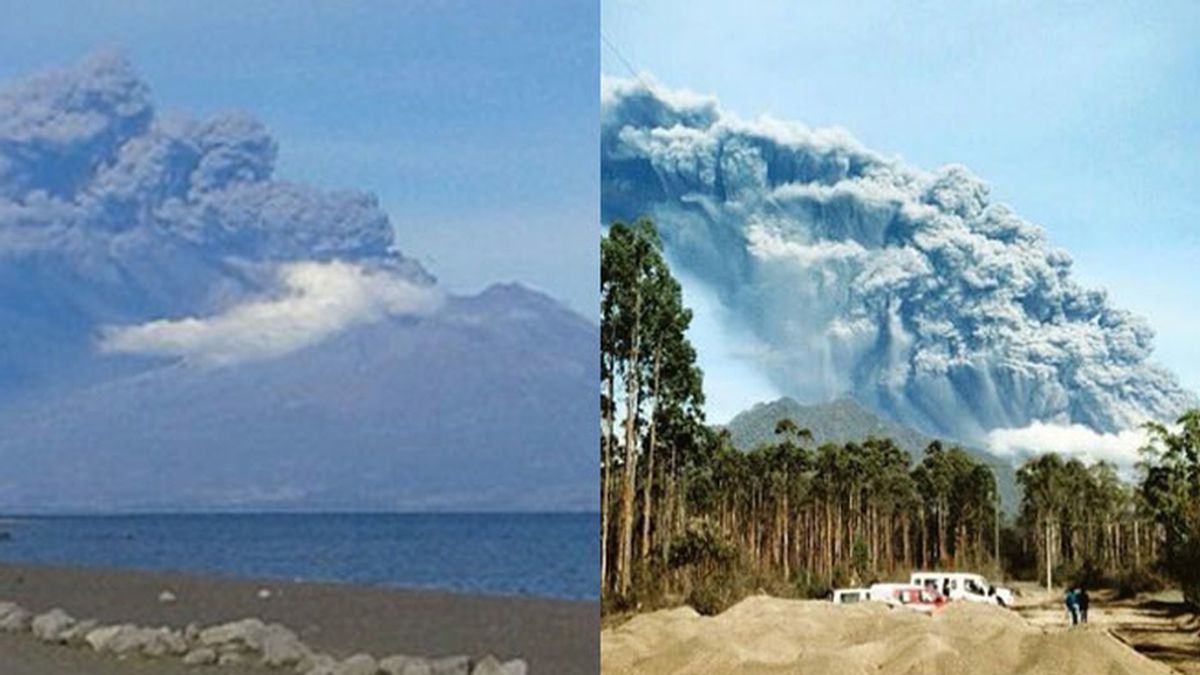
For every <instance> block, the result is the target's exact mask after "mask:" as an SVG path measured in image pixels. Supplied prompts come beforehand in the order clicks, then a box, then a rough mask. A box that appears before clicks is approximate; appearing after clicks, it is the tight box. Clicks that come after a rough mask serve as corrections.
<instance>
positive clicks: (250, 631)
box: [200, 619, 267, 649]
mask: <svg viewBox="0 0 1200 675" xmlns="http://www.w3.org/2000/svg"><path fill="white" fill-rule="evenodd" d="M266 631H267V626H266V624H264V623H263V622H262V621H260V620H258V619H242V620H240V621H231V622H229V623H223V624H221V625H219V626H211V627H209V628H205V629H204V630H201V631H200V644H202V645H204V646H205V647H217V646H220V645H224V644H230V643H241V644H244V645H246V646H248V647H251V648H253V649H258V648H259V647H260V646H261V645H262V638H263V636H264V634H265V633H266Z"/></svg>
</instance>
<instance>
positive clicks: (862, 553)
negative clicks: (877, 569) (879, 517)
mask: <svg viewBox="0 0 1200 675" xmlns="http://www.w3.org/2000/svg"><path fill="white" fill-rule="evenodd" d="M850 559H851V564H852V565H853V566H854V576H855V578H857V579H858V580H859V583H862V580H864V579H866V578H867V573H868V570H869V568H870V565H871V551H870V550H869V549H867V542H866V541H864V540H863V538H862V537H859V538H858V539H855V540H854V550H853V551H852V552H851V553H850Z"/></svg>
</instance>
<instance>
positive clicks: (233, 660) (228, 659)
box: [217, 652, 245, 666]
mask: <svg viewBox="0 0 1200 675" xmlns="http://www.w3.org/2000/svg"><path fill="white" fill-rule="evenodd" d="M244 660H245V659H243V658H242V655H241V654H239V653H237V652H222V653H221V655H220V656H218V657H217V665H218V666H232V665H236V664H238V663H241V662H242V661H244Z"/></svg>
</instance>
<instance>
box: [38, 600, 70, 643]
mask: <svg viewBox="0 0 1200 675" xmlns="http://www.w3.org/2000/svg"><path fill="white" fill-rule="evenodd" d="M74 625H75V619H73V618H71V615H70V614H67V613H66V612H65V611H63V610H61V609H59V608H57V607H55V608H54V609H52V610H50V611H49V612H46V613H45V614H39V615H37V616H36V617H34V618H33V621H31V622H30V628H32V629H33V635H34V637H36V638H37V639H39V640H41V641H42V642H54V643H65V642H66V641H67V638H66V637H65V636H64V634H65V633H66V632H67V631H68V630H70V628H71V626H74Z"/></svg>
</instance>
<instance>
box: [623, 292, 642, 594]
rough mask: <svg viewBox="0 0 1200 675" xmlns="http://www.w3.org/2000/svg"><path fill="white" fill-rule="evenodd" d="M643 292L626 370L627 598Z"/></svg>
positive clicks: (638, 295) (625, 591)
mask: <svg viewBox="0 0 1200 675" xmlns="http://www.w3.org/2000/svg"><path fill="white" fill-rule="evenodd" d="M641 313H642V295H641V290H640V289H639V290H638V291H636V296H635V299H634V322H633V335H632V339H631V340H630V348H629V354H628V360H627V361H626V363H627V365H626V368H625V466H624V467H623V469H624V470H623V472H622V475H621V513H620V520H621V523H620V527H621V530H620V538H619V540H618V542H617V545H618V564H617V591H618V592H619V593H620V594H621V595H622V596H626V595H628V594H629V590H630V588H631V587H632V585H633V499H634V491H635V487H636V486H635V485H634V477H635V476H636V475H637V420H638V409H639V403H640V401H639V395H640V392H641V386H640V384H641V383H640V377H639V368H640V367H641V366H640V364H639V359H640V357H641V354H640V348H641V330H642V328H641V324H642V322H641Z"/></svg>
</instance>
